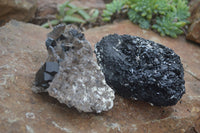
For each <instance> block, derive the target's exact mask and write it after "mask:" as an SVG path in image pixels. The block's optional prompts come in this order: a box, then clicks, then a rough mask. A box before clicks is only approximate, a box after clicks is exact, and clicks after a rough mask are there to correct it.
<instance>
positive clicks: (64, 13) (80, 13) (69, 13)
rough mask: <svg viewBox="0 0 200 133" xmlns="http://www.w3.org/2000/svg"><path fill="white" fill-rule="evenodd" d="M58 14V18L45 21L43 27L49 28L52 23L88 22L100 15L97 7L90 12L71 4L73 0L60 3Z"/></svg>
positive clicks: (93, 20)
mask: <svg viewBox="0 0 200 133" xmlns="http://www.w3.org/2000/svg"><path fill="white" fill-rule="evenodd" d="M57 8H58V14H57V15H56V19H54V20H51V21H49V22H47V23H44V24H43V25H42V27H45V28H48V27H50V25H52V26H54V25H57V24H59V23H83V24H84V23H86V22H95V21H96V19H97V17H98V16H99V11H98V10H97V9H93V10H91V12H90V13H87V12H86V9H84V8H79V7H76V6H75V5H73V4H71V1H66V2H65V3H63V4H60V5H58V7H57Z"/></svg>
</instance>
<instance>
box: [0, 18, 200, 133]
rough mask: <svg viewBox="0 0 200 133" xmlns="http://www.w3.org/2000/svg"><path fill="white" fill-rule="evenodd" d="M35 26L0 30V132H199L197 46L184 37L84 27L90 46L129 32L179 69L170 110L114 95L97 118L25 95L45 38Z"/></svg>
mask: <svg viewBox="0 0 200 133" xmlns="http://www.w3.org/2000/svg"><path fill="white" fill-rule="evenodd" d="M48 32H49V30H47V29H43V28H41V27H39V26H35V25H32V24H24V23H21V22H17V21H11V22H10V23H8V24H6V25H5V26H4V27H1V28H0V99H1V100H0V113H1V115H0V129H1V132H5V133H6V132H15V133H26V132H34V133H40V132H53V133H62V132H63V133H70V132H71V133H77V132H78V133H81V132H88V133H94V132H96V133H101V132H111V133H112V132H131V133H146V132H149V133H162V132H173V133H184V132H186V133H191V132H194V133H195V132H198V131H199V125H200V123H199V119H200V80H199V78H200V62H199V59H200V47H199V46H197V45H195V44H193V43H190V42H187V41H186V40H185V39H184V37H179V38H178V39H171V38H168V37H160V36H159V35H158V34H156V33H154V32H152V31H148V30H142V29H140V28H139V27H138V26H136V25H133V24H132V23H131V22H129V21H123V22H120V23H116V24H113V25H107V26H103V27H99V28H94V29H90V30H88V31H86V32H85V34H86V39H87V40H88V41H90V42H91V44H95V43H96V42H97V41H99V40H100V39H101V37H103V36H105V35H106V34H109V33H118V34H131V35H135V36H140V37H143V38H145V39H150V40H153V41H155V42H158V43H162V44H164V45H166V46H168V47H170V48H172V49H173V50H174V51H175V52H176V53H177V54H179V55H180V57H181V60H182V62H183V66H184V68H185V81H186V94H185V95H184V96H183V98H182V100H181V101H180V102H179V103H178V104H177V105H175V106H171V107H155V106H150V105H149V104H147V103H144V102H139V101H135V102H134V101H130V100H127V99H124V98H122V97H119V96H116V99H115V101H114V107H113V109H112V110H110V111H108V112H104V113H102V114H91V113H79V112H78V111H76V109H73V108H68V107H67V106H66V105H63V104H60V103H59V102H58V101H57V100H55V99H54V98H51V97H50V96H48V95H47V94H40V95H38V94H34V93H33V92H32V91H31V89H30V88H31V87H32V83H33V81H34V77H35V73H36V71H37V70H38V69H39V68H40V66H41V64H42V63H43V62H44V61H45V60H46V57H47V52H46V48H45V45H44V44H45V39H46V34H47V33H48Z"/></svg>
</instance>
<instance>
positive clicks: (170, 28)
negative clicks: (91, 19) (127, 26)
mask: <svg viewBox="0 0 200 133" xmlns="http://www.w3.org/2000/svg"><path fill="white" fill-rule="evenodd" d="M187 4H188V1H187V0H113V1H112V2H111V3H109V4H107V5H106V9H105V10H104V11H103V15H102V17H103V20H104V21H110V20H111V18H112V16H113V15H114V14H115V13H119V12H120V11H121V10H122V9H123V8H124V7H126V8H127V14H128V17H129V19H130V20H131V21H132V22H133V23H136V24H139V26H140V27H141V28H144V29H149V28H152V29H155V30H157V31H158V32H159V33H160V34H161V36H165V35H168V36H171V37H173V38H176V37H177V35H179V34H182V33H183V27H184V26H185V25H186V24H188V23H189V21H187V18H188V17H189V16H190V13H189V7H188V5H187Z"/></svg>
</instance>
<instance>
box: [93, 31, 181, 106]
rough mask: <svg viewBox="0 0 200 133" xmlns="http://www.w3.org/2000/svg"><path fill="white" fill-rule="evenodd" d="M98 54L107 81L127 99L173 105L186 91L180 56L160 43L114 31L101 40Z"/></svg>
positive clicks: (96, 51) (158, 104) (97, 49)
mask: <svg viewBox="0 0 200 133" xmlns="http://www.w3.org/2000/svg"><path fill="white" fill-rule="evenodd" d="M95 53H96V57H97V61H98V64H99V65H100V67H101V69H102V71H103V73H104V75H105V79H106V82H107V84H108V85H109V86H110V87H111V88H113V89H114V90H115V91H116V93H117V94H119V95H121V96H123V97H125V98H133V99H135V100H142V101H146V102H149V103H151V104H153V105H156V106H170V105H175V104H176V103H177V102H178V101H179V100H180V99H181V97H182V95H183V94H184V93H185V86H184V84H185V81H184V70H183V66H182V64H181V60H180V57H179V56H178V55H177V54H176V53H174V51H173V50H171V49H169V48H167V47H165V46H163V45H161V44H158V43H155V42H153V41H149V40H146V39H143V38H140V37H136V36H130V35H117V34H114V35H109V36H106V37H104V38H103V39H102V40H101V41H100V42H98V43H97V44H96V48H95Z"/></svg>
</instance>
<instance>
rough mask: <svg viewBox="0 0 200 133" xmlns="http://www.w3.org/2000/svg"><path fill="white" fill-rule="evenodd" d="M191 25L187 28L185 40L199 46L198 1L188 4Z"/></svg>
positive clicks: (199, 14)
mask: <svg viewBox="0 0 200 133" xmlns="http://www.w3.org/2000/svg"><path fill="white" fill-rule="evenodd" d="M190 12H191V17H190V18H189V20H190V22H191V25H190V26H189V29H188V33H187V35H186V38H187V39H188V40H191V41H194V42H196V43H199V44H200V1H199V0H191V2H190Z"/></svg>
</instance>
